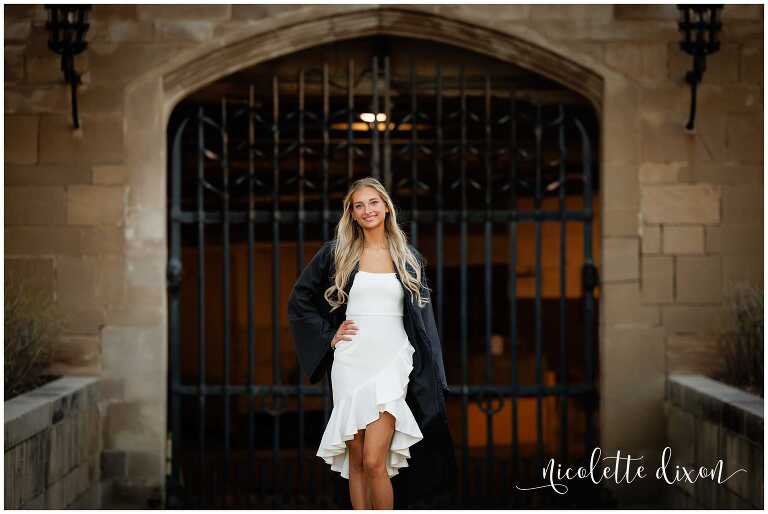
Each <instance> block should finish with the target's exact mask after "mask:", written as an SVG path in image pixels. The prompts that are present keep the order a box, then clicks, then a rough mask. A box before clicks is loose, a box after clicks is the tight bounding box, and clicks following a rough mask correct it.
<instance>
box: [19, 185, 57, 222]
mask: <svg viewBox="0 0 768 514" xmlns="http://www.w3.org/2000/svg"><path fill="white" fill-rule="evenodd" d="M4 196H5V224H6V225H62V224H64V223H66V219H67V200H66V198H67V193H66V190H65V188H64V187H61V186H58V187H54V186H37V187H31V186H14V187H6V188H5V194H4Z"/></svg>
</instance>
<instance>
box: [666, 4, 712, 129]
mask: <svg viewBox="0 0 768 514" xmlns="http://www.w3.org/2000/svg"><path fill="white" fill-rule="evenodd" d="M677 8H678V10H679V13H680V21H678V23H677V27H678V29H679V30H680V31H681V32H682V33H683V40H682V41H681V42H680V49H681V50H682V51H684V52H685V53H687V54H689V55H691V56H693V69H692V70H690V71H688V72H687V73H686V74H685V81H686V82H687V83H688V84H690V85H691V111H690V116H689V117H688V123H687V124H686V126H685V128H686V129H687V130H689V131H692V130H693V121H694V119H695V117H696V86H697V85H698V83H699V82H701V79H702V78H703V75H704V70H706V69H707V66H706V59H707V55H709V54H713V53H715V52H717V51H718V50H719V49H720V41H718V32H719V31H720V29H721V28H722V23H720V19H719V17H720V10H721V9H722V8H723V4H678V6H677Z"/></svg>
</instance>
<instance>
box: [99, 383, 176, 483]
mask: <svg viewBox="0 0 768 514" xmlns="http://www.w3.org/2000/svg"><path fill="white" fill-rule="evenodd" d="M155 393H157V391H155ZM156 396H157V394H155V397H156ZM164 405H165V404H163V406H164ZM164 416H165V414H164V409H163V408H161V406H160V404H159V401H158V402H157V405H155V404H153V403H151V402H150V401H142V400H139V401H126V402H116V403H111V404H109V406H108V407H107V415H106V420H105V421H106V422H105V425H104V434H103V437H104V447H105V448H107V449H110V450H130V451H151V450H158V451H159V453H160V454H164V452H163V450H162V448H158V447H157V445H158V444H159V443H160V444H164V441H165V429H164V428H163V419H164ZM143 478H144V479H145V480H147V479H150V478H151V477H143Z"/></svg>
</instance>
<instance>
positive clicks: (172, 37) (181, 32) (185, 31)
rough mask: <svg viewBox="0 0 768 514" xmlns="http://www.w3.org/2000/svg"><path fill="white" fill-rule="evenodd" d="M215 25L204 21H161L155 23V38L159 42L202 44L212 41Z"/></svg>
mask: <svg viewBox="0 0 768 514" xmlns="http://www.w3.org/2000/svg"><path fill="white" fill-rule="evenodd" d="M214 27H215V23H212V22H210V21H205V20H202V21H201V20H163V21H157V22H155V37H156V38H157V39H158V40H160V41H188V42H192V43H204V42H206V41H209V40H211V39H213V29H214Z"/></svg>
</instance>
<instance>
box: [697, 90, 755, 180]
mask: <svg viewBox="0 0 768 514" xmlns="http://www.w3.org/2000/svg"><path fill="white" fill-rule="evenodd" d="M686 89H687V91H688V94H689V95H690V89H689V88H686ZM696 100H697V102H701V104H702V105H706V106H707V112H722V113H727V114H754V112H755V110H756V109H759V108H761V107H762V105H763V100H762V94H761V92H760V88H759V87H757V86H754V85H737V84H729V85H727V86H724V85H721V84H710V85H707V86H704V87H701V89H700V91H697V95H696ZM689 102H690V97H689ZM718 164H720V165H722V164H723V163H721V162H718Z"/></svg>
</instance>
